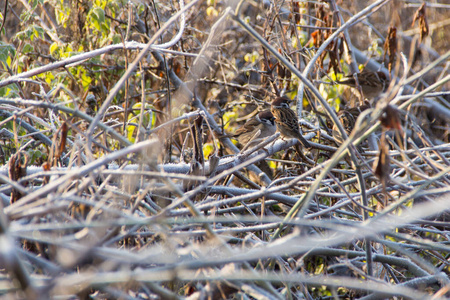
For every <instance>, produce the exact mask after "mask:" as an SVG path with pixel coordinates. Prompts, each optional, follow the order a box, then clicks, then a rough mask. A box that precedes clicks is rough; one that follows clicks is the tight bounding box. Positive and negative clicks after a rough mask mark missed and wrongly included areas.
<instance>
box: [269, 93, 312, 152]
mask: <svg viewBox="0 0 450 300" xmlns="http://www.w3.org/2000/svg"><path fill="white" fill-rule="evenodd" d="M289 102H291V100H290V99H289V98H288V97H286V96H283V97H277V98H275V99H274V100H273V101H272V106H271V111H272V114H273V116H274V117H275V124H276V125H277V129H278V131H279V132H280V134H281V136H282V137H285V138H295V139H298V140H299V141H300V142H301V143H302V144H303V146H304V147H306V148H308V149H310V148H311V145H310V144H309V143H308V141H307V140H306V139H305V138H304V137H303V136H302V133H301V131H300V127H299V126H298V117H297V115H296V114H295V112H294V111H293V110H292V109H290V108H289Z"/></svg>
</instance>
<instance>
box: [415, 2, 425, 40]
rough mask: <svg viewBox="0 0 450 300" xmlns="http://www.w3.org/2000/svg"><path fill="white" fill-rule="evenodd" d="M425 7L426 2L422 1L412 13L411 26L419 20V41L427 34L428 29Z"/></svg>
mask: <svg viewBox="0 0 450 300" xmlns="http://www.w3.org/2000/svg"><path fill="white" fill-rule="evenodd" d="M425 8H426V2H424V3H423V4H422V5H421V6H420V7H419V9H418V10H417V11H416V13H415V14H414V18H413V23H412V25H411V26H414V24H415V23H416V20H418V21H419V28H420V42H422V41H423V39H424V38H426V37H427V36H428V33H429V29H428V22H427V17H426V13H425Z"/></svg>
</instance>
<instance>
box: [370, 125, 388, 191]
mask: <svg viewBox="0 0 450 300" xmlns="http://www.w3.org/2000/svg"><path fill="white" fill-rule="evenodd" d="M373 169H374V173H375V175H376V176H377V177H378V179H380V181H381V184H382V185H383V189H386V185H387V183H388V181H389V175H390V173H391V166H390V157H389V147H388V145H387V143H386V137H385V135H384V133H383V135H382V136H381V143H380V152H379V153H378V159H377V160H376V161H375V163H374V166H373Z"/></svg>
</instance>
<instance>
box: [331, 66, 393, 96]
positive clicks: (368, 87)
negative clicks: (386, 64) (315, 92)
mask: <svg viewBox="0 0 450 300" xmlns="http://www.w3.org/2000/svg"><path fill="white" fill-rule="evenodd" d="M358 82H359V85H360V86H361V90H362V92H363V94H364V97H366V98H367V99H374V98H376V97H377V96H378V95H380V94H382V93H384V92H385V91H386V90H387V88H388V86H389V79H388V78H387V77H386V74H384V73H383V72H381V71H379V72H371V71H366V70H364V71H362V72H361V73H359V74H358ZM337 83H339V84H345V85H348V86H350V87H352V88H356V89H357V88H358V87H357V84H356V80H355V78H354V77H353V75H347V76H345V77H344V78H343V80H340V81H337Z"/></svg>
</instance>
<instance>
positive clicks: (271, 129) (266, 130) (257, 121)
mask: <svg viewBox="0 0 450 300" xmlns="http://www.w3.org/2000/svg"><path fill="white" fill-rule="evenodd" d="M258 131H259V134H258V135H256V134H257V132H258ZM275 132H276V127H275V118H274V117H273V115H272V113H271V112H270V111H269V110H264V111H261V112H259V113H258V114H257V115H255V116H254V117H253V118H251V119H249V120H248V121H247V122H246V123H245V124H244V125H242V127H240V128H239V129H238V130H236V133H235V134H234V135H233V136H234V137H236V138H237V139H238V141H239V143H240V144H241V145H246V144H247V143H248V142H250V139H252V138H253V140H252V141H251V144H255V143H258V142H260V141H261V140H263V139H264V138H266V137H269V136H271V135H273V134H275Z"/></svg>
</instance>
